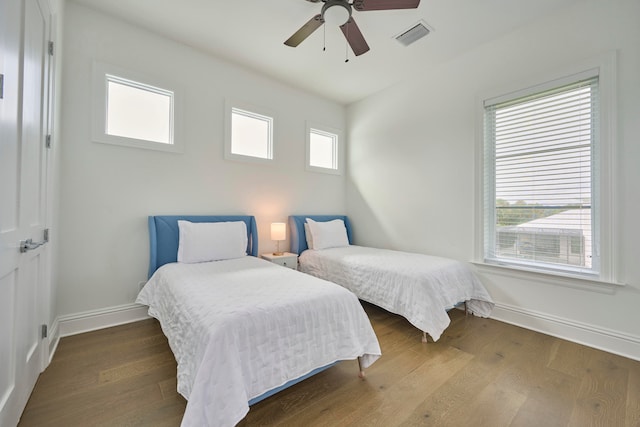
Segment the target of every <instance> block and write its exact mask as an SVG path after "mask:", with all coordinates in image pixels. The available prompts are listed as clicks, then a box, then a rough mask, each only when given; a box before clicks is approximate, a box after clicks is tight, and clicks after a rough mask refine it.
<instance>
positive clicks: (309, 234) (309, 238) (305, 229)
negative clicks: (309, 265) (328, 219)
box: [304, 222, 313, 249]
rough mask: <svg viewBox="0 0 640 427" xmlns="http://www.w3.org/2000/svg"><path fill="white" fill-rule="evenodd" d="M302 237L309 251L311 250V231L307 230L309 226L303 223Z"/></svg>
mask: <svg viewBox="0 0 640 427" xmlns="http://www.w3.org/2000/svg"><path fill="white" fill-rule="evenodd" d="M304 236H305V238H306V240H307V247H308V248H309V249H313V236H312V235H311V230H309V224H307V223H306V222H305V223H304Z"/></svg>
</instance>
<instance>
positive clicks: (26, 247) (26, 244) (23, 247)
mask: <svg viewBox="0 0 640 427" xmlns="http://www.w3.org/2000/svg"><path fill="white" fill-rule="evenodd" d="M47 242H48V240H43V241H42V242H34V241H33V239H27V240H21V241H20V253H25V252H27V251H32V250H34V249H36V248H39V247H40V246H42V245H44V244H45V243H47Z"/></svg>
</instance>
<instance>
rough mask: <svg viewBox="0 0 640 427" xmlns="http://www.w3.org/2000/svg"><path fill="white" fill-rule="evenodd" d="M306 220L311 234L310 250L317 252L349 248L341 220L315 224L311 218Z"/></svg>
mask: <svg viewBox="0 0 640 427" xmlns="http://www.w3.org/2000/svg"><path fill="white" fill-rule="evenodd" d="M306 220H307V224H309V231H310V232H311V238H312V242H311V243H312V246H313V247H312V248H311V249H315V250H319V249H326V248H338V247H341V246H349V238H348V237H347V228H346V227H345V226H344V221H343V220H341V219H334V220H333V221H326V222H317V221H314V220H312V219H311V218H307V219H306Z"/></svg>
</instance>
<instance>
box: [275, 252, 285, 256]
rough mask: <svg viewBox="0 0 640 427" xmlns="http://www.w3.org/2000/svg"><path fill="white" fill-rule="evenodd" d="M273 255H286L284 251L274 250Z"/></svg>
mask: <svg viewBox="0 0 640 427" xmlns="http://www.w3.org/2000/svg"><path fill="white" fill-rule="evenodd" d="M273 255H274V256H282V255H284V252H274V253H273Z"/></svg>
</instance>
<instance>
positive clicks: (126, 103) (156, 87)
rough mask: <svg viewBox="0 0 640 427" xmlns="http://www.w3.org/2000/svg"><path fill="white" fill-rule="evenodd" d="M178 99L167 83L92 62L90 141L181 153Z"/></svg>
mask: <svg viewBox="0 0 640 427" xmlns="http://www.w3.org/2000/svg"><path fill="white" fill-rule="evenodd" d="M177 98H178V94H177V91H176V89H175V86H174V85H173V84H171V83H169V82H166V81H164V80H158V79H157V78H151V77H148V76H142V75H139V74H137V73H133V72H130V71H128V70H124V69H121V68H118V67H115V66H112V65H108V64H103V63H99V62H94V65H93V125H92V129H93V130H92V132H93V140H94V141H96V142H103V143H107V144H115V145H124V146H130V147H137V148H150V149H154V150H163V151H174V152H181V151H182V145H181V144H180V139H179V138H177V137H176V134H177V133H176V125H177V122H179V120H178V117H179V114H178V112H179V109H178V108H177V105H178V102H177Z"/></svg>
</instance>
